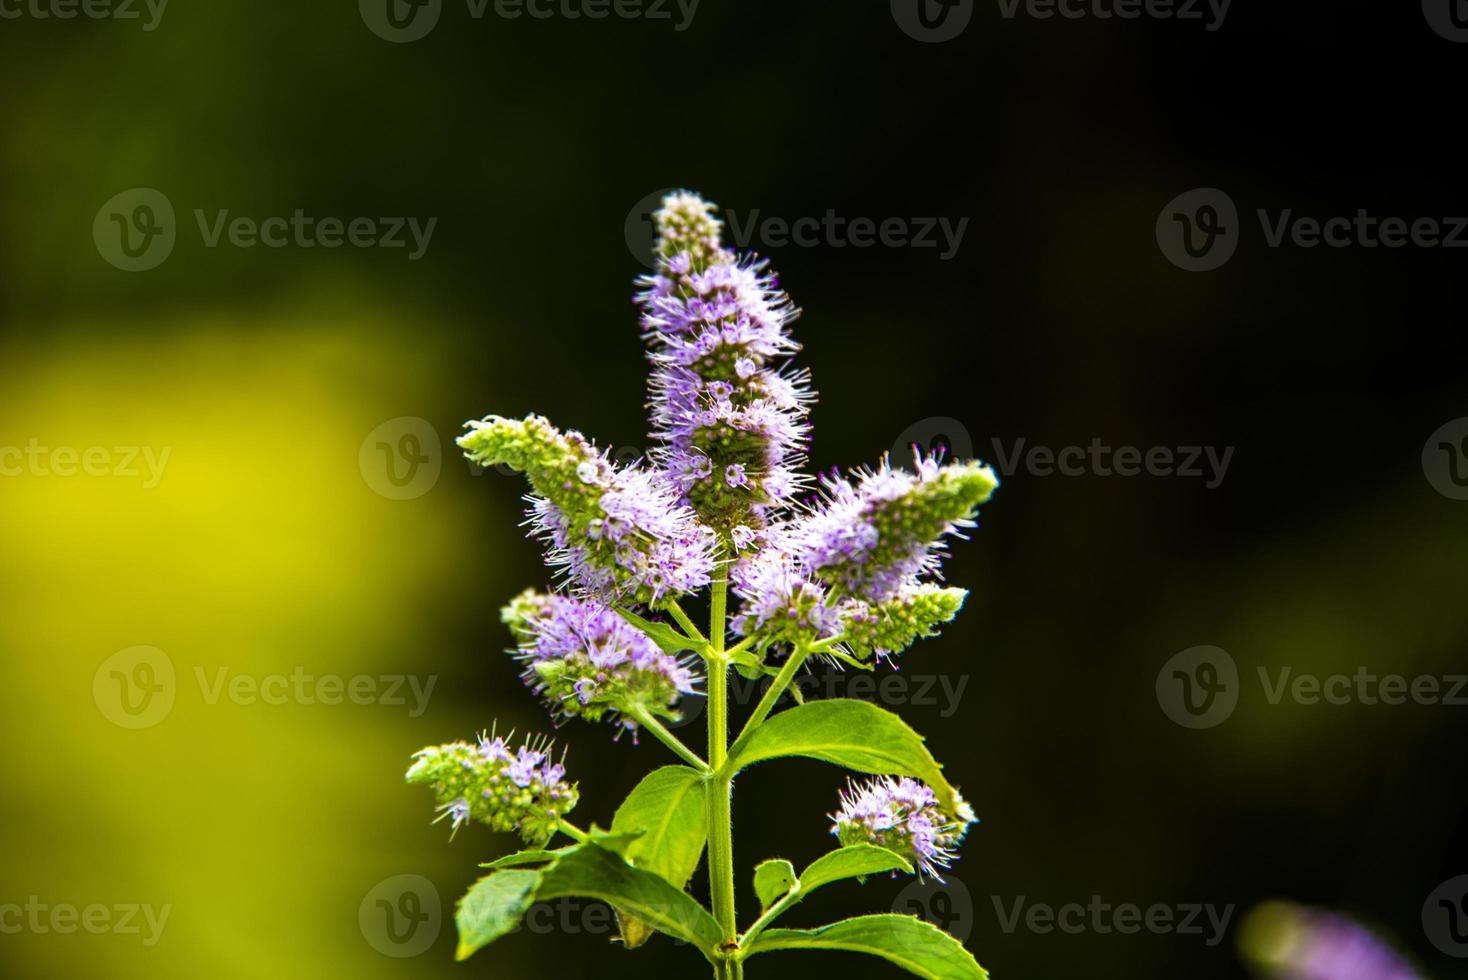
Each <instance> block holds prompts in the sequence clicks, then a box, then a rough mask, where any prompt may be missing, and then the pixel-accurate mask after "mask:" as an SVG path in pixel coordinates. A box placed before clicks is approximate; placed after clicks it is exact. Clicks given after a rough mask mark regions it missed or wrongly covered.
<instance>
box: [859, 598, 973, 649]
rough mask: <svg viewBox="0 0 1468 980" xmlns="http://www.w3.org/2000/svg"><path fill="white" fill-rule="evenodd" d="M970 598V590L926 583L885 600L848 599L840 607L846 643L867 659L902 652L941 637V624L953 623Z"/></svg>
mask: <svg viewBox="0 0 1468 980" xmlns="http://www.w3.org/2000/svg"><path fill="white" fill-rule="evenodd" d="M967 598H968V590H967V589H954V588H944V587H942V586H939V585H934V584H932V583H931V582H925V583H922V584H921V585H904V586H903V587H902V588H901V589H899V590H898V592H897V594H896V595H895V596H893V597H892V598H890V599H888V600H887V601H885V602H879V603H869V602H866V601H864V600H861V599H847V600H846V601H845V602H843V603H842V604H841V608H840V617H841V621H842V624H843V626H844V628H845V633H846V637H845V642H846V645H847V646H848V647H850V648H851V652H852V653H854V654H855V655H856V656H858V657H860V658H861V659H863V660H866V659H868V658H870V657H871V656H873V655H874V654H875V655H876V656H877V657H878V658H883V657H889V656H892V655H894V654H899V653H902V652H903V651H904V650H906V649H907V648H908V647H910V646H912V645H913V644H914V643H916V642H917V641H918V640H922V639H927V638H928V637H933V636H937V635H938V627H939V626H941V625H942V624H944V623H948V622H952V620H953V618H954V617H955V616H957V615H958V611H959V610H960V609H962V608H963V603H964V600H965V599H967Z"/></svg>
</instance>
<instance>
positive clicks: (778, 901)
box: [752, 844, 912, 936]
mask: <svg viewBox="0 0 1468 980" xmlns="http://www.w3.org/2000/svg"><path fill="white" fill-rule="evenodd" d="M774 864H784V865H785V866H786V867H787V868H788V867H790V865H789V864H788V863H787V862H784V861H766V862H765V863H764V864H762V865H760V866H759V867H758V868H756V869H755V879H754V889H755V891H756V892H759V893H760V904H761V906H762V908H761V910H760V911H761V913H764V912H766V911H769V909H770V907H771V906H772V905H775V906H777V907H776V908H775V910H774V912H773V913H772V914H771V915H770V916H769V917H768V918H767V919H766V918H762V919H761V920H760V921H761V923H762V924H763V926H768V925H769V924H770V923H772V922H774V921H775V920H776V919H778V918H779V917H780V916H781V915H783V914H784V913H785V912H787V911H789V910H790V909H792V908H794V907H795V906H797V905H799V904H800V903H801V902H803V901H805V899H806V897H807V896H808V895H810V893H811V892H813V891H815V890H816V889H817V888H823V887H825V886H826V885H829V884H831V883H832V882H833V881H841V880H843V879H846V878H864V877H866V876H867V875H873V874H880V873H881V872H883V871H906V872H908V873H909V874H911V873H912V865H911V864H909V863H908V862H907V861H906V860H905V859H903V858H902V857H900V856H899V855H897V854H894V853H893V852H892V851H889V850H887V849H886V848H885V847H876V846H874V845H872V844H853V845H851V846H850V847H842V848H838V849H837V850H834V851H832V852H831V853H829V854H825V855H822V856H821V857H819V858H817V859H816V860H815V861H813V862H812V863H811V866H810V867H808V868H806V869H805V871H804V872H803V873H802V874H801V876H800V877H799V878H796V879H795V880H794V881H793V882H792V883H791V886H793V887H791V886H787V887H786V889H785V891H784V892H782V893H780V894H778V895H776V896H775V898H774V899H772V900H766V898H765V894H764V892H760V872H761V871H763V870H764V869H765V868H766V867H768V866H770V865H774ZM791 870H794V869H793V868H792V869H791ZM770 874H772V875H773V872H770ZM752 935H755V936H757V935H759V930H754V932H753V933H752Z"/></svg>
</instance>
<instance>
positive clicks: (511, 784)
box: [407, 735, 580, 845]
mask: <svg viewBox="0 0 1468 980" xmlns="http://www.w3.org/2000/svg"><path fill="white" fill-rule="evenodd" d="M407 779H408V782H410V783H416V784H420V785H424V786H428V787H430V788H432V790H433V794H434V796H435V798H436V799H437V800H438V804H439V814H440V815H439V819H445V818H447V819H448V820H450V821H451V822H452V824H453V828H454V830H455V831H457V830H458V829H459V828H460V827H461V826H463V825H464V824H466V823H468V822H469V821H470V820H471V819H472V820H478V821H479V822H480V823H483V824H485V825H487V826H488V827H489V828H490V829H491V830H497V831H502V832H505V833H511V832H513V833H518V834H519V835H520V836H521V837H522V838H523V839H524V840H525V841H526V843H529V844H532V845H541V844H544V843H545V842H546V841H548V840H549V839H550V837H551V835H552V834H554V833H555V830H556V827H557V826H558V825H559V823H560V820H561V817H563V816H564V815H566V814H567V813H570V812H571V810H572V809H573V808H574V807H575V806H576V801H577V800H578V799H579V797H580V794H579V792H578V791H577V788H576V784H575V783H572V782H567V781H566V768H565V765H564V764H563V763H561V762H555V761H553V760H552V759H551V757H550V746H549V744H548V743H546V742H545V741H543V740H540V739H528V740H527V741H526V742H525V743H524V744H523V745H521V746H520V747H519V748H518V749H511V748H510V745H509V743H508V742H507V741H506V740H505V739H503V738H499V737H495V736H486V735H480V736H479V739H478V741H477V743H476V744H473V745H471V744H469V743H468V742H450V743H448V744H447V745H439V746H435V747H433V748H427V749H423V750H421V751H420V752H418V753H416V754H415V755H414V756H413V764H412V766H411V767H409V769H408V775H407Z"/></svg>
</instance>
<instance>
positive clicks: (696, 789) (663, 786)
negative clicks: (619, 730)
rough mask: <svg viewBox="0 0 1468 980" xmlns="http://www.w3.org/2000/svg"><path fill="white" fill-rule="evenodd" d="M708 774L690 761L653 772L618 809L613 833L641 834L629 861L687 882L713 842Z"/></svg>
mask: <svg viewBox="0 0 1468 980" xmlns="http://www.w3.org/2000/svg"><path fill="white" fill-rule="evenodd" d="M705 792H706V790H705V789H704V782H703V777H702V776H700V775H699V774H698V773H697V772H695V771H694V770H692V769H690V768H688V767H687V766H665V767H664V768H662V769H656V770H654V771H652V772H651V773H648V775H647V777H646V778H644V779H643V780H642V782H640V783H638V784H637V788H636V789H634V790H633V791H632V792H631V793H629V794H628V796H627V799H626V800H624V801H623V802H622V805H621V806H620V807H618V808H617V814H616V816H614V817H613V818H612V830H613V832H623V833H640V835H641V836H639V837H638V838H637V839H636V840H634V841H633V842H632V844H631V845H630V846H629V847H628V848H627V851H626V856H627V859H628V860H629V861H631V862H632V863H633V864H635V865H636V866H637V867H639V868H642V869H643V870H645V871H651V872H652V873H653V874H657V875H661V876H662V877H664V878H666V879H668V881H670V882H672V883H673V884H674V885H676V886H677V887H679V888H682V887H683V886H684V885H686V884H688V879H689V878H691V877H693V872H694V870H695V869H696V868H697V867H698V861H699V858H700V857H701V856H702V855H703V848H704V844H705V843H706V842H707V841H708V810H707V807H706V806H705V802H704V800H705V795H704V794H705Z"/></svg>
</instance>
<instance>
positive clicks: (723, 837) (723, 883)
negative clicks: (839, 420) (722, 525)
mask: <svg viewBox="0 0 1468 980" xmlns="http://www.w3.org/2000/svg"><path fill="white" fill-rule="evenodd" d="M728 594H729V566H728V565H727V564H724V563H720V564H719V566H718V568H717V570H716V571H715V572H714V580H713V590H712V597H711V600H710V603H709V605H710V613H709V650H710V654H709V661H708V735H709V766H710V767H711V768H712V769H713V770H714V772H713V773H712V774H710V775H709V776H708V777H707V778H708V825H709V892H710V894H711V897H712V899H713V907H714V908H713V911H714V919H715V921H717V922H718V923H719V928H720V929H722V930H723V932H724V938H725V939H727V940H729V941H733V940H735V939H736V938H737V937H738V935H739V932H738V925H737V920H736V916H735V908H734V828H733V799H732V798H733V794H734V786H733V781H732V779H731V778H730V776H729V774H727V773H724V772H722V771H721V770H722V767H723V765H724V761H725V759H726V758H727V757H728V747H729V660H728V658H727V657H726V656H725V655H724V615H725V604H726V602H727V601H728ZM741 972H742V971H740V969H739V966H738V964H737V963H726V967H725V973H724V976H725V977H729V978H734V977H738V976H739V975H740V973H741Z"/></svg>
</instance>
